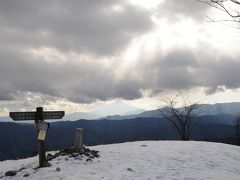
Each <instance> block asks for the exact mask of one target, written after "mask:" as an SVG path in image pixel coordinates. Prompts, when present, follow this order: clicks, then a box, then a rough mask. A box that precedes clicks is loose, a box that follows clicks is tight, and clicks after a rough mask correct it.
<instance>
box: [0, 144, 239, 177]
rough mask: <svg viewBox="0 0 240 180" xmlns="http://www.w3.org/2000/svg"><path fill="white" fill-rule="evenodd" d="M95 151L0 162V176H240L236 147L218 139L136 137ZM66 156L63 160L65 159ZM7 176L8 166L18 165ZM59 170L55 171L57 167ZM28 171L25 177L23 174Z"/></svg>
mask: <svg viewBox="0 0 240 180" xmlns="http://www.w3.org/2000/svg"><path fill="white" fill-rule="evenodd" d="M89 148H90V149H94V150H98V151H100V155H101V157H100V158H98V159H94V160H93V161H86V157H82V160H80V159H74V158H69V157H68V156H60V157H58V158H56V159H54V160H52V161H51V164H52V166H51V167H47V168H40V169H37V170H34V168H35V167H37V165H38V157H33V158H28V159H23V160H8V161H2V162H0V178H1V177H2V179H4V180H5V179H11V180H12V179H17V180H21V179H24V180H25V179H34V180H43V179H44V180H50V179H51V180H55V179H59V180H60V179H63V180H79V179H81V180H98V179H104V180H106V179H107V180H115V179H116V180H128V179H129V180H134V179H138V180H154V179H163V180H165V179H166V180H168V179H171V180H174V179H176V180H181V179H185V180H191V179H199V180H200V179H202V180H205V179H216V180H239V179H240V147H239V146H232V145H227V144H221V143H208V142H195V141H189V142H182V141H139V142H128V143H122V144H112V145H100V146H93V147H89ZM66 159H67V160H66ZM22 167H27V168H26V169H23V170H22V171H20V172H18V173H17V175H16V176H14V177H6V176H4V173H5V172H6V171H9V170H18V169H20V168H22ZM57 167H59V168H60V171H59V172H57V171H56V168H57ZM24 174H29V176H28V177H23V175H24Z"/></svg>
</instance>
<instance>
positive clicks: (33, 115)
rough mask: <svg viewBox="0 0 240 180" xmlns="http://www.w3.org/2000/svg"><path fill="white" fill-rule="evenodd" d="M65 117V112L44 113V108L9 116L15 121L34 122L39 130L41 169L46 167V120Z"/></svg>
mask: <svg viewBox="0 0 240 180" xmlns="http://www.w3.org/2000/svg"><path fill="white" fill-rule="evenodd" d="M64 115H65V112H64V111H43V108H42V107H37V108H36V111H35V112H10V113H9V116H10V117H11V118H12V119H13V120H15V121H25V120H34V121H35V125H36V127H37V128H38V154H39V167H44V166H46V163H47V161H46V154H45V149H44V140H45V137H46V133H47V130H48V128H49V123H47V122H45V121H44V119H61V118H62V117H63V116H64Z"/></svg>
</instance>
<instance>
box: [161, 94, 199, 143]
mask: <svg viewBox="0 0 240 180" xmlns="http://www.w3.org/2000/svg"><path fill="white" fill-rule="evenodd" d="M165 103H166V104H167V107H165V108H164V109H160V110H159V111H160V113H161V115H162V116H163V117H164V118H165V119H167V120H168V121H169V122H170V123H171V125H172V126H173V128H174V129H175V130H176V131H177V133H178V134H179V136H180V138H181V139H182V140H189V138H190V135H191V133H192V129H193V127H194V125H195V123H193V122H192V118H193V116H194V115H195V113H196V111H197V110H198V109H199V108H200V105H199V104H196V103H195V104H187V101H186V100H184V101H183V107H182V108H176V104H177V101H176V98H174V99H171V100H169V99H168V100H167V101H165Z"/></svg>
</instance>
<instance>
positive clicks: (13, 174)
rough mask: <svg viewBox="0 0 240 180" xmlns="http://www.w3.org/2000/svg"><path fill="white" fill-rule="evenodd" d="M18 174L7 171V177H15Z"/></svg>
mask: <svg viewBox="0 0 240 180" xmlns="http://www.w3.org/2000/svg"><path fill="white" fill-rule="evenodd" d="M16 174H17V171H7V172H6V173H5V176H15V175H16Z"/></svg>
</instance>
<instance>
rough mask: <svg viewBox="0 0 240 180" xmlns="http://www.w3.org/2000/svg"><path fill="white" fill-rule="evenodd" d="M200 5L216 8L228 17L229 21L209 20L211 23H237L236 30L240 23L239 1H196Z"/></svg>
mask: <svg viewBox="0 0 240 180" xmlns="http://www.w3.org/2000/svg"><path fill="white" fill-rule="evenodd" d="M198 1H200V2H202V3H205V4H207V5H210V6H212V7H214V8H217V9H219V10H221V11H223V12H224V13H226V14H227V15H228V17H230V19H222V20H214V19H213V18H210V17H209V19H210V20H211V21H214V22H216V21H230V22H237V23H238V28H239V23H240V1H239V0H198Z"/></svg>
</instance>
